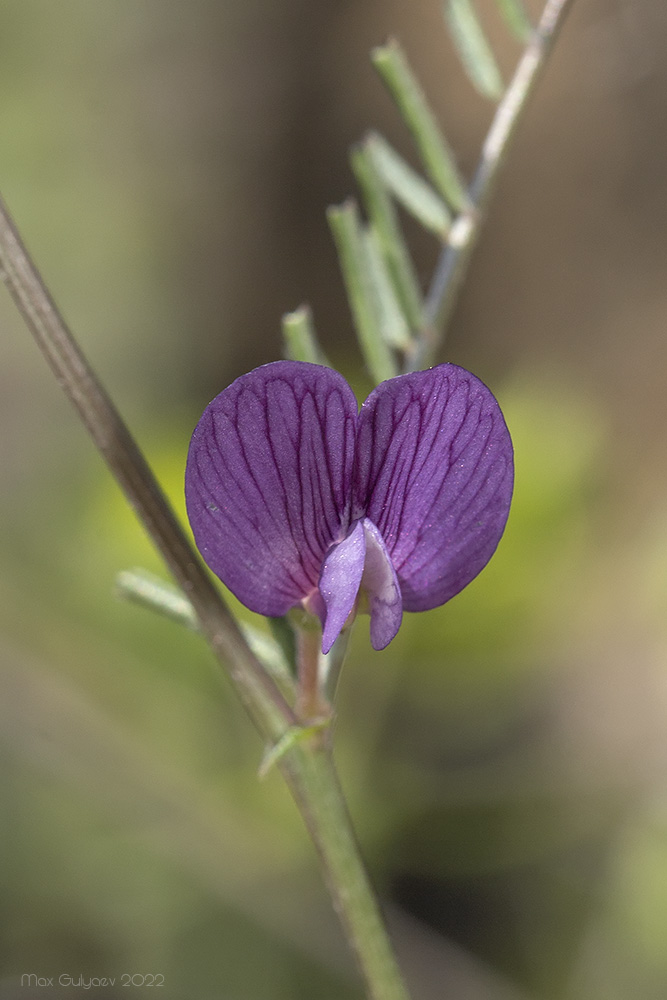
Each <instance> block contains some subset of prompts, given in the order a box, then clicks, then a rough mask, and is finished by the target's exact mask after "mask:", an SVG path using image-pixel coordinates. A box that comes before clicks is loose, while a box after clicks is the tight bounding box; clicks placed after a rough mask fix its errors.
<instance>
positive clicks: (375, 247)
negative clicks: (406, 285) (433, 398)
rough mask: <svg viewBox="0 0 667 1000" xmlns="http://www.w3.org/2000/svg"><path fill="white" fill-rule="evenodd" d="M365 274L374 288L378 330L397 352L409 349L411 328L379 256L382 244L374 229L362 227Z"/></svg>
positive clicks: (383, 262)
mask: <svg viewBox="0 0 667 1000" xmlns="http://www.w3.org/2000/svg"><path fill="white" fill-rule="evenodd" d="M362 239H363V241H364V249H365V252H366V263H367V266H368V275H369V278H370V282H371V286H372V288H373V293H374V299H375V307H376V312H377V318H378V323H379V326H380V333H381V334H382V337H383V338H384V340H385V341H386V343H387V344H389V346H390V347H393V348H396V349H397V350H400V351H407V350H409V348H410V345H411V342H412V338H411V337H410V327H409V326H408V322H407V320H406V318H405V315H404V314H403V310H402V309H401V305H400V302H399V301H398V297H397V295H396V292H395V290H394V286H393V285H392V282H391V278H390V276H389V271H388V269H387V265H386V263H385V260H384V257H383V256H382V246H381V243H380V238H379V236H378V234H377V231H376V230H375V229H374V228H373V227H372V225H371V226H365V227H364V229H363V232H362Z"/></svg>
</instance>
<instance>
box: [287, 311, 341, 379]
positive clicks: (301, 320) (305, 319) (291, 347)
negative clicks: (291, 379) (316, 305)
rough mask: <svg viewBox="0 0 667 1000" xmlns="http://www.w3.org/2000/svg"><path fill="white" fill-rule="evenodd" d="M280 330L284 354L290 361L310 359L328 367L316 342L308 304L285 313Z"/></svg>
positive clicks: (313, 362)
mask: <svg viewBox="0 0 667 1000" xmlns="http://www.w3.org/2000/svg"><path fill="white" fill-rule="evenodd" d="M282 330H283V340H284V341H285V354H286V355H287V357H288V358H289V359H290V361H310V362H312V364H315V365H327V366H328V367H330V365H329V362H328V361H327V359H326V358H325V356H324V353H323V351H322V349H321V347H320V345H319V344H318V342H317V334H316V333H315V327H314V325H313V314H312V312H311V310H310V307H309V306H306V305H303V306H299V308H298V309H295V310H294V312H290V313H285V315H284V316H283V318H282Z"/></svg>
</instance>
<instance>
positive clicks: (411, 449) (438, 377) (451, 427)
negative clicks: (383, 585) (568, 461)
mask: <svg viewBox="0 0 667 1000" xmlns="http://www.w3.org/2000/svg"><path fill="white" fill-rule="evenodd" d="M513 479H514V471H513V449H512V441H511V439H510V436H509V431H508V430H507V427H506V425H505V421H504V419H503V415H502V413H501V412H500V407H499V406H498V404H497V402H496V400H495V398H494V397H493V395H492V393H491V392H490V390H489V389H487V387H486V386H485V385H484V383H483V382H481V381H480V380H479V379H478V378H476V377H475V376H474V375H471V374H470V372H467V371H465V369H463V368H459V367H458V366H456V365H450V364H444V365H438V366H437V367H435V368H431V369H429V370H428V371H424V372H415V373H414V374H410V375H401V376H399V377H398V378H394V379H390V380H389V381H388V382H383V383H382V384H381V385H379V386H378V388H377V389H375V390H374V391H373V392H372V393H371V394H370V396H369V397H368V399H367V400H366V402H365V403H364V405H363V406H362V408H361V413H360V416H359V425H358V431H357V458H356V467H355V477H354V488H353V489H354V494H353V504H352V517H354V518H356V517H360V516H363V515H366V516H367V517H368V518H370V520H371V521H372V522H373V523H374V524H375V525H376V526H377V527H378V529H379V531H380V533H381V535H382V538H383V539H384V542H385V545H386V547H387V550H388V552H389V555H390V557H391V561H392V563H393V565H394V569H395V570H396V574H397V576H398V580H399V582H400V586H401V592H402V595H403V608H404V609H405V610H406V611H426V610H428V609H429V608H435V607H438V606H439V605H440V604H444V603H445V601H448V600H449V599H450V598H451V597H453V596H454V595H455V594H457V593H458V592H459V591H460V590H462V589H463V588H464V587H465V586H466V585H467V584H468V583H470V581H471V580H472V579H473V578H474V577H475V576H477V574H478V573H479V572H480V570H482V569H483V568H484V566H485V565H486V563H487V562H488V560H489V559H490V558H491V556H492V555H493V552H494V551H495V549H496V546H497V545H498V542H499V541H500V538H501V536H502V533H503V530H504V528H505V523H506V521H507V515H508V513H509V507H510V501H511V497H512V486H513Z"/></svg>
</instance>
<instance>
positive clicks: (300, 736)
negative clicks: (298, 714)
mask: <svg viewBox="0 0 667 1000" xmlns="http://www.w3.org/2000/svg"><path fill="white" fill-rule="evenodd" d="M330 724H331V719H330V718H328V719H322V720H321V721H320V722H314V723H313V724H312V725H310V726H291V727H290V728H289V729H288V730H287V731H286V732H285V733H283V735H282V736H281V738H280V739H279V740H278V742H277V743H274V744H273V746H270V747H268V748H267V750H266V753H265V754H264V756H263V757H262V761H261V763H260V765H259V768H258V769H257V775H258V777H259V778H266V776H267V774H268V773H269V771H271V770H272V769H273V768H274V767H275V766H276V764H277V763H278V761H279V760H281V759H282V758H283V757H284V756H285V754H286V753H289V751H290V750H292V749H293V748H294V747H295V746H296V745H297V744H298V743H303V742H304V741H305V740H308V739H310V737H311V736H318V735H319V734H320V733H321V732H322V731H323V730H324V729H326V727H327V726H329V725H330Z"/></svg>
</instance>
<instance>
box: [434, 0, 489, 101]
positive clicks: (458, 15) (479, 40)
mask: <svg viewBox="0 0 667 1000" xmlns="http://www.w3.org/2000/svg"><path fill="white" fill-rule="evenodd" d="M443 12H444V15H445V21H446V22H447V26H448V28H449V32H450V34H451V36H452V39H453V41H454V44H455V45H456V48H457V49H458V51H459V55H460V56H461V61H462V63H463V65H464V67H465V70H466V72H467V74H468V76H469V77H470V79H471V80H472V82H473V84H474V85H475V87H476V88H477V90H479V92H480V94H483V95H484V97H488V98H490V99H491V100H492V101H497V100H499V99H500V98H501V97H502V94H503V81H502V78H501V76H500V70H499V69H498V66H497V63H496V60H495V58H494V55H493V52H492V51H491V46H490V45H489V43H488V42H487V40H486V37H485V35H484V31H483V29H482V26H481V24H480V22H479V18H478V16H477V11H476V10H475V8H474V7H473V4H472V0H443Z"/></svg>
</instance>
